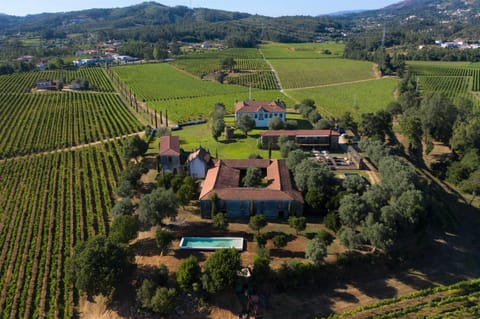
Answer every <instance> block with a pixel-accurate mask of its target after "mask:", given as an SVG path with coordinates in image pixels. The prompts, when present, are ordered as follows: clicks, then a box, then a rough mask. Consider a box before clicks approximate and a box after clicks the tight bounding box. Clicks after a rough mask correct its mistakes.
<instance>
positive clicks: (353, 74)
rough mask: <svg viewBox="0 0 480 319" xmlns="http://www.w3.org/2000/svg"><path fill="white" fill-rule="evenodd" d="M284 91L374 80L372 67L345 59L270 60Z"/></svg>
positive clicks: (363, 62) (362, 62) (367, 63)
mask: <svg viewBox="0 0 480 319" xmlns="http://www.w3.org/2000/svg"><path fill="white" fill-rule="evenodd" d="M271 63H272V65H273V67H274V68H275V70H276V71H277V72H278V76H279V77H280V82H281V83H282V87H283V88H284V89H294V88H306V87H313V86H322V85H327V84H334V83H345V82H354V81H359V80H368V79H373V78H375V74H374V72H373V65H372V63H370V62H366V61H354V60H345V59H278V60H271Z"/></svg>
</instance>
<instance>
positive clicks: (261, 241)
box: [255, 234, 267, 248]
mask: <svg viewBox="0 0 480 319" xmlns="http://www.w3.org/2000/svg"><path fill="white" fill-rule="evenodd" d="M255 242H256V243H257V246H258V247H260V248H264V247H265V245H266V244H267V235H266V234H257V235H255Z"/></svg>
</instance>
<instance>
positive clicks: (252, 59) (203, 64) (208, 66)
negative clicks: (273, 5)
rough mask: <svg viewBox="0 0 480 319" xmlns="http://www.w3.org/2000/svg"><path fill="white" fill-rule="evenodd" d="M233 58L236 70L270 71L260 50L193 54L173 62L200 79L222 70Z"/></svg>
mask: <svg viewBox="0 0 480 319" xmlns="http://www.w3.org/2000/svg"><path fill="white" fill-rule="evenodd" d="M227 57H232V58H233V59H234V60H235V62H236V65H235V68H236V69H240V70H269V69H270V68H269V66H268V64H267V63H266V62H265V61H264V60H263V57H262V55H261V54H260V51H259V50H258V49H239V48H235V49H233V48H232V49H226V50H220V51H219V50H214V51H207V52H201V53H191V54H188V55H185V56H181V57H179V58H178V59H177V60H175V61H173V62H172V65H174V66H175V67H176V68H179V69H181V70H184V71H187V72H188V73H190V74H192V75H194V76H197V77H199V78H201V77H203V76H204V75H206V74H208V73H212V72H216V71H219V70H221V65H220V64H221V61H222V60H223V59H225V58H227Z"/></svg>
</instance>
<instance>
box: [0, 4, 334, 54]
mask: <svg viewBox="0 0 480 319" xmlns="http://www.w3.org/2000/svg"><path fill="white" fill-rule="evenodd" d="M329 27H336V28H337V29H339V27H340V26H339V25H337V24H336V23H335V22H334V21H333V20H332V19H331V18H329V17H303V16H302V17H280V18H271V17H265V16H259V15H250V14H247V13H240V12H228V11H222V10H213V9H206V8H195V9H190V8H188V7H185V6H176V7H168V6H164V5H162V4H159V3H156V2H144V3H142V4H138V5H134V6H129V7H124V8H115V9H89V10H83V11H76V12H66V13H43V14H36V15H28V16H26V17H12V16H7V15H0V34H1V33H3V34H6V35H13V34H16V33H18V32H33V33H39V34H40V35H41V36H43V37H44V38H47V39H49V38H59V37H62V36H66V35H67V34H71V33H76V34H78V33H95V34H97V35H98V36H99V37H100V38H116V39H135V40H141V41H146V42H155V41H158V40H165V41H171V40H184V41H191V42H193V41H204V40H212V39H225V38H228V37H229V36H232V35H235V36H241V37H242V38H243V42H246V43H239V44H240V45H242V44H243V45H245V44H246V45H248V44H251V42H255V41H252V40H256V41H258V40H260V39H266V40H273V41H280V42H302V41H313V40H315V38H316V37H317V36H318V35H319V34H321V33H322V32H323V31H325V29H326V28H329Z"/></svg>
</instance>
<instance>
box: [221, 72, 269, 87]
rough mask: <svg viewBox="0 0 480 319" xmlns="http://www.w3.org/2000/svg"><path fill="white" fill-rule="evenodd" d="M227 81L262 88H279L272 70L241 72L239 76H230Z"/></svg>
mask: <svg viewBox="0 0 480 319" xmlns="http://www.w3.org/2000/svg"><path fill="white" fill-rule="evenodd" d="M226 81H227V82H228V83H230V84H238V85H242V86H251V87H254V88H259V89H262V90H277V89H278V85H277V82H276V80H275V75H274V74H273V72H272V71H260V72H254V73H248V74H246V75H243V74H240V75H238V76H228V77H227V79H226Z"/></svg>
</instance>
